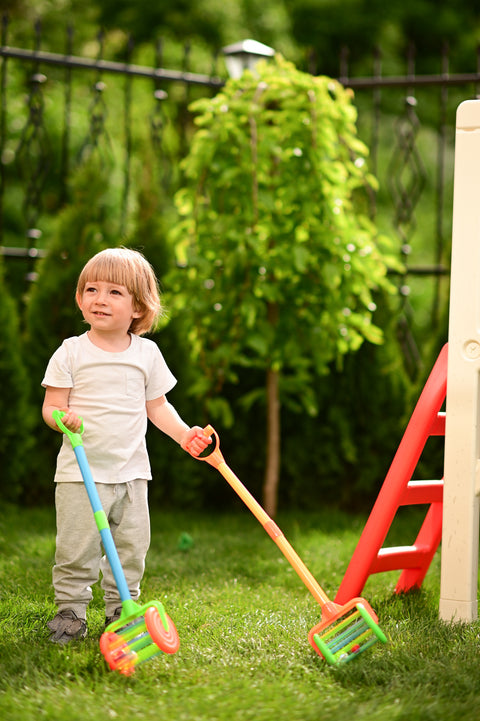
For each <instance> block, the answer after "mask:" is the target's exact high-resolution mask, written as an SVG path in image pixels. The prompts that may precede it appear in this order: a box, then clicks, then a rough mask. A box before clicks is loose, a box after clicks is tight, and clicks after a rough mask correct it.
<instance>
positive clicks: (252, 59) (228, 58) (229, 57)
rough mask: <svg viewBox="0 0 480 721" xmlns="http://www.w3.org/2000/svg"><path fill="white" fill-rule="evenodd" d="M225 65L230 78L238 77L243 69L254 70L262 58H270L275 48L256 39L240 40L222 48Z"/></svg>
mask: <svg viewBox="0 0 480 721" xmlns="http://www.w3.org/2000/svg"><path fill="white" fill-rule="evenodd" d="M222 52H223V54H224V56H225V65H226V66H227V72H228V74H229V75H230V77H231V78H240V77H241V76H242V73H243V71H244V70H247V69H248V70H254V68H255V66H256V64H257V63H258V61H259V60H262V58H271V57H273V56H274V55H275V50H274V49H273V48H270V47H269V46H268V45H264V44H263V43H259V42H257V41H256V40H242V41H241V42H239V43H233V45H227V46H226V47H224V48H222Z"/></svg>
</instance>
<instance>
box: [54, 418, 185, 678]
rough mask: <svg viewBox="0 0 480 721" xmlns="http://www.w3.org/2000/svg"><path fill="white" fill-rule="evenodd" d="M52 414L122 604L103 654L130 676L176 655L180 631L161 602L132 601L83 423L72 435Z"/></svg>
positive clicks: (104, 641)
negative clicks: (76, 468) (80, 481)
mask: <svg viewBox="0 0 480 721" xmlns="http://www.w3.org/2000/svg"><path fill="white" fill-rule="evenodd" d="M52 415H53V418H54V420H55V423H56V424H57V426H58V427H59V428H60V429H61V430H62V431H63V432H64V433H65V434H66V435H67V436H68V438H69V440H70V442H71V444H72V448H73V450H74V453H75V456H76V459H77V462H78V465H79V467H80V471H81V474H82V478H83V482H84V484H85V488H86V490H87V493H88V497H89V500H90V504H91V506H92V509H93V514H94V517H95V523H96V524H97V528H98V530H99V531H100V536H101V538H102V543H103V547H104V549H105V554H106V556H107V559H108V562H109V564H110V568H111V569H112V573H113V577H114V579H115V583H116V584H117V588H118V592H119V594H120V600H121V602H122V612H121V615H120V618H119V619H118V620H117V621H114V622H113V623H111V624H110V625H109V626H107V628H106V629H105V631H104V633H103V634H102V636H101V638H100V651H101V652H102V654H103V656H104V658H105V660H106V662H107V663H108V665H109V667H110V669H111V670H112V671H118V672H119V673H121V674H123V675H125V676H130V675H131V674H133V673H135V666H137V665H138V664H139V663H142V662H144V661H148V660H150V659H151V658H153V657H154V656H156V655H158V654H160V653H162V652H164V653H169V654H173V653H176V651H178V648H179V646H180V640H179V638H178V633H177V629H176V628H175V626H174V624H173V621H172V620H171V618H170V617H169V616H168V615H167V614H166V613H165V610H164V608H163V606H162V604H161V603H160V601H150V603H146V604H144V605H142V606H140V605H139V604H137V603H136V602H135V601H134V600H133V599H132V597H131V595H130V591H129V589H128V585H127V581H126V579H125V574H124V572H123V568H122V565H121V563H120V559H119V556H118V552H117V549H116V546H115V542H114V540H113V536H112V532H111V530H110V526H109V523H108V519H107V516H106V514H105V512H104V510H103V508H102V505H101V502H100V498H99V495H98V491H97V488H96V486H95V482H94V480H93V477H92V473H91V471H90V467H89V465H88V461H87V457H86V454H85V449H84V447H83V442H82V433H83V424H82V427H81V429H80V433H72V431H69V430H68V428H67V427H66V426H65V425H64V424H63V423H62V416H63V415H64V414H63V413H62V411H53V414H52Z"/></svg>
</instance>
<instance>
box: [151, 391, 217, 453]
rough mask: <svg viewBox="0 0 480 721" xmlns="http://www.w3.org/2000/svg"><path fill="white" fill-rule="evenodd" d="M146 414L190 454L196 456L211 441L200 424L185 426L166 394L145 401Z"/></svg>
mask: <svg viewBox="0 0 480 721" xmlns="http://www.w3.org/2000/svg"><path fill="white" fill-rule="evenodd" d="M147 416H148V418H149V420H150V421H151V422H152V423H153V424H154V425H155V426H156V427H157V428H159V429H160V430H161V431H163V432H164V433H166V434H167V436H170V438H173V440H174V441H176V442H177V443H178V444H179V445H180V446H181V447H182V448H183V450H184V451H187V453H190V454H191V455H192V456H198V455H199V453H201V452H202V451H203V450H204V449H205V448H206V447H207V446H208V444H209V443H211V442H212V439H211V438H207V437H206V436H205V434H204V432H203V430H202V429H201V428H200V426H192V428H190V426H187V424H186V423H185V422H184V421H182V419H181V418H180V416H179V415H178V413H177V411H176V410H175V408H174V407H173V406H172V404H171V403H169V402H168V401H167V398H166V396H160V397H159V398H155V399H154V400H153V401H147Z"/></svg>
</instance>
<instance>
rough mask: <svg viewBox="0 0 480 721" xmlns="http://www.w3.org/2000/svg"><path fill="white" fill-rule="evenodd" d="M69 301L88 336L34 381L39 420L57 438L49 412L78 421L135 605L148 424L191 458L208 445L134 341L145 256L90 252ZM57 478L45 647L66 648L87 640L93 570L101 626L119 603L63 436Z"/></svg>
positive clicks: (153, 307) (151, 278)
mask: <svg viewBox="0 0 480 721" xmlns="http://www.w3.org/2000/svg"><path fill="white" fill-rule="evenodd" d="M76 302H77V305H78V307H79V308H80V310H81V312H82V314H83V317H84V319H85V322H86V323H87V324H88V326H89V330H87V332H86V333H84V334H83V335H80V336H75V337H72V338H67V339H66V340H65V341H64V342H63V343H62V345H61V346H60V348H58V349H57V351H56V352H55V353H54V354H53V356H52V358H51V359H50V361H49V363H48V366H47V370H46V372H45V377H44V379H43V381H42V385H43V386H44V387H45V389H46V390H45V400H44V403H43V408H42V415H43V418H44V420H45V422H46V423H47V424H48V425H49V426H50V427H51V428H53V429H54V430H57V431H59V430H60V429H59V428H58V427H57V425H56V423H55V421H54V420H53V418H52V412H53V411H54V410H55V409H59V410H61V411H64V413H65V415H64V416H63V419H62V421H63V423H64V424H65V426H66V427H67V428H68V429H69V430H70V431H73V432H77V431H79V430H80V426H81V420H80V418H82V419H83V423H84V434H83V444H84V447H85V452H86V455H87V458H88V462H89V465H90V468H91V470H92V475H93V478H94V480H95V482H96V485H97V490H98V493H99V496H100V500H101V502H102V506H103V509H104V510H105V513H106V515H107V517H108V520H109V523H110V527H111V530H112V535H113V537H114V540H115V545H116V547H117V550H118V554H119V557H120V561H121V563H122V567H123V570H124V573H125V577H126V580H127V584H128V587H129V589H130V593H131V596H132V598H133V600H136V599H138V597H139V595H140V581H141V579H142V576H143V572H144V568H145V556H146V553H147V550H148V547H149V544H150V521H149V510H148V501H147V485H148V481H149V480H150V479H151V477H152V475H151V471H150V463H149V459H148V453H147V448H146V442H145V434H146V430H147V419H149V420H150V421H151V422H152V423H153V424H154V425H155V426H157V428H159V429H160V430H161V431H163V432H164V433H166V434H167V435H168V436H170V437H171V438H173V440H175V441H177V443H179V444H180V446H181V447H182V448H183V449H184V450H186V451H188V452H189V453H191V454H192V455H198V454H199V453H201V452H202V450H203V449H204V448H206V446H207V444H208V443H210V442H211V440H210V439H208V438H206V437H205V436H204V434H203V432H202V429H201V428H200V427H199V426H194V427H192V428H190V427H189V426H188V425H187V424H186V423H184V421H183V420H182V419H181V418H180V416H179V415H178V413H177V412H176V410H175V408H174V407H173V406H172V405H171V404H170V403H169V402H168V400H167V398H166V394H167V393H168V392H169V391H170V390H171V389H172V388H173V386H174V385H175V383H176V380H175V378H174V376H173V375H172V373H171V372H170V370H169V368H168V367H167V364H166V363H165V361H164V359H163V357H162V354H161V353H160V351H159V349H158V346H157V345H156V344H155V343H154V342H153V341H152V340H148V339H146V338H142V337H141V336H142V335H143V334H144V333H147V332H148V331H149V330H150V329H151V328H152V327H153V326H154V324H155V321H156V319H157V318H158V316H159V314H160V312H161V304H160V299H159V292H158V284H157V280H156V278H155V274H154V272H153V269H152V267H151V266H150V264H149V263H148V262H147V260H146V259H145V258H144V256H143V255H142V254H141V253H139V252H137V251H134V250H129V249H127V248H111V249H107V250H103V251H101V252H100V253H97V255H95V256H94V257H93V258H91V259H90V260H89V261H88V263H87V264H86V265H85V267H84V269H83V270H82V272H81V274H80V277H79V279H78V284H77V290H76ZM55 481H56V490H55V507H56V514H57V538H56V553H55V565H54V567H53V573H52V576H53V586H54V589H55V602H56V605H57V608H58V613H57V614H56V616H55V617H54V618H53V619H52V620H51V621H49V623H48V627H49V629H50V631H51V640H52V641H54V642H55V643H60V644H65V643H68V642H69V641H71V640H73V639H76V638H84V637H85V636H86V634H87V623H86V611H87V605H88V603H89V601H90V600H91V598H92V590H91V586H92V584H94V583H95V582H96V581H97V580H98V577H99V571H101V573H102V580H101V586H102V589H103V592H104V601H105V612H106V623H111V622H112V621H114V620H116V619H117V618H118V617H119V616H120V612H121V601H120V598H119V594H118V591H117V587H116V584H115V581H114V578H113V575H112V573H111V570H110V566H109V564H108V561H107V560H106V558H105V557H102V550H101V545H100V535H99V533H98V529H97V527H96V524H95V520H94V517H93V512H92V509H91V506H90V502H89V500H88V496H87V493H86V489H85V486H84V484H83V481H82V477H81V474H80V470H79V468H78V464H77V462H76V459H75V455H74V453H73V450H72V447H71V444H70V443H69V441H68V438H67V437H66V436H65V437H64V438H63V445H62V447H61V449H60V452H59V455H58V459H57V469H56V474H55Z"/></svg>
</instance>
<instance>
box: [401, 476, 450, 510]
mask: <svg viewBox="0 0 480 721" xmlns="http://www.w3.org/2000/svg"><path fill="white" fill-rule="evenodd" d="M442 502H443V481H409V482H408V483H407V486H406V488H405V490H404V492H403V495H402V498H401V500H400V503H399V505H400V506H413V505H419V504H423V503H425V504H430V503H442Z"/></svg>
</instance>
